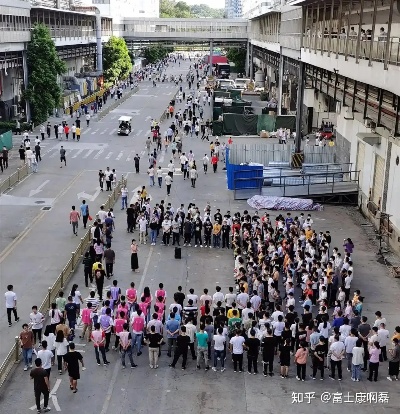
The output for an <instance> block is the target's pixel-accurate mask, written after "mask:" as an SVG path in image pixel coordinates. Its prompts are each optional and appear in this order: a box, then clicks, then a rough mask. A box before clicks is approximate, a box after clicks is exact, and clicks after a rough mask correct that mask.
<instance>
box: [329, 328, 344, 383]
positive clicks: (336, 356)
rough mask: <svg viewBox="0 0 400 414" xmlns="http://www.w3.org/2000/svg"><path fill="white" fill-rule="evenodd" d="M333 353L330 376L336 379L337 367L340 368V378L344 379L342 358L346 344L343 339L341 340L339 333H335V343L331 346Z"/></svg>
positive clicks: (330, 349) (330, 351)
mask: <svg viewBox="0 0 400 414" xmlns="http://www.w3.org/2000/svg"><path fill="white" fill-rule="evenodd" d="M329 353H330V355H331V375H330V376H329V378H331V379H332V380H334V379H335V373H336V368H337V370H338V380H339V381H341V380H342V359H343V356H344V354H345V346H344V343H343V342H342V341H340V340H339V335H335V336H334V339H333V343H332V345H331V346H330V348H329Z"/></svg>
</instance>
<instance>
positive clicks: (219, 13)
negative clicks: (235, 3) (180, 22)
mask: <svg viewBox="0 0 400 414" xmlns="http://www.w3.org/2000/svg"><path fill="white" fill-rule="evenodd" d="M160 17H164V18H168V17H170V18H214V19H219V18H223V17H224V10H223V9H213V8H211V7H209V6H207V5H206V4H196V5H194V6H190V5H188V4H187V3H186V2H184V1H178V2H177V1H175V0H161V1H160Z"/></svg>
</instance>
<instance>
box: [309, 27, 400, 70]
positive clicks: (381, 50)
mask: <svg viewBox="0 0 400 414" xmlns="http://www.w3.org/2000/svg"><path fill="white" fill-rule="evenodd" d="M387 46H388V49H387ZM303 47H305V48H307V49H310V50H317V51H322V52H330V53H334V54H336V53H337V54H339V55H345V56H351V57H358V58H359V59H369V57H370V56H371V60H372V61H375V62H385V61H386V59H387V63H389V64H391V65H397V66H398V65H400V38H399V37H391V38H390V40H389V45H387V41H386V40H382V39H378V38H376V39H374V40H372V42H371V41H370V40H360V41H359V42H358V40H357V39H355V38H348V39H346V38H340V37H337V36H336V37H331V36H329V35H325V36H324V37H321V36H317V37H316V38H315V36H314V35H313V34H311V35H305V36H304V39H303Z"/></svg>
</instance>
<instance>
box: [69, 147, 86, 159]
mask: <svg viewBox="0 0 400 414" xmlns="http://www.w3.org/2000/svg"><path fill="white" fill-rule="evenodd" d="M83 151H85V150H84V149H80V150H79V151H78V152H77V153H76V154H75V155H74V156H73V157H72V158H76V157H77V156H78V155H80V154H82V152H83Z"/></svg>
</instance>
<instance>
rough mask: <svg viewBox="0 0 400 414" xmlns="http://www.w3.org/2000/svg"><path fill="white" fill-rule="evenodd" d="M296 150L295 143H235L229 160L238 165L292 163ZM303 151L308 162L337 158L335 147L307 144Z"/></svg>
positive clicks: (326, 162)
mask: <svg viewBox="0 0 400 414" xmlns="http://www.w3.org/2000/svg"><path fill="white" fill-rule="evenodd" d="M294 150H295V147H294V144H286V145H283V144H268V143H267V144H233V145H231V147H230V150H229V161H230V163H231V164H236V165H239V164H247V163H250V162H254V163H258V164H262V165H264V166H265V167H267V166H269V164H270V163H276V162H278V163H279V162H282V163H290V161H291V157H292V154H293V153H294ZM303 152H304V162H305V163H307V164H329V163H334V162H335V160H336V148H335V147H329V146H325V147H315V146H307V147H304V150H303Z"/></svg>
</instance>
